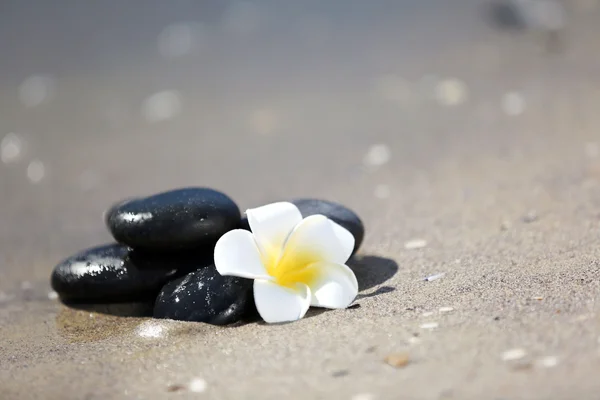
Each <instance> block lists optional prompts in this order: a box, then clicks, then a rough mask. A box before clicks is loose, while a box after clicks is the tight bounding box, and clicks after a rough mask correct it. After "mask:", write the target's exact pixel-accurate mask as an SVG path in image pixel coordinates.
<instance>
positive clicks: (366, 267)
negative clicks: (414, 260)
mask: <svg viewBox="0 0 600 400" xmlns="http://www.w3.org/2000/svg"><path fill="white" fill-rule="evenodd" d="M348 266H349V267H350V268H351V269H352V271H354V274H355V275H356V280H357V281H358V291H359V292H362V291H364V290H368V289H371V288H372V287H375V286H378V285H381V284H382V283H384V282H386V281H387V280H389V279H390V278H391V277H392V276H394V275H395V274H396V272H398V264H397V263H396V262H395V261H394V260H392V259H390V258H385V257H378V256H369V255H366V256H354V257H352V258H351V259H350V260H349V261H348ZM391 289H392V290H393V288H391ZM382 290H383V292H384V293H387V292H390V291H391V290H387V291H385V289H384V288H383V287H381V288H379V289H378V290H377V291H378V292H379V291H382Z"/></svg>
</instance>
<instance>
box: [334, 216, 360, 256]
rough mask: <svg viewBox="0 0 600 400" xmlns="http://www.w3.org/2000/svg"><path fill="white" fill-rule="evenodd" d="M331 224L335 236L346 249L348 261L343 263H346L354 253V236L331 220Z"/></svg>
mask: <svg viewBox="0 0 600 400" xmlns="http://www.w3.org/2000/svg"><path fill="white" fill-rule="evenodd" d="M329 222H331V225H333V230H334V232H335V235H336V236H337V237H338V240H339V241H340V243H341V244H342V246H343V247H344V251H345V252H346V253H345V254H347V255H344V257H345V258H346V259H345V260H344V261H343V262H346V261H348V259H349V258H350V256H351V255H352V252H353V251H354V235H352V234H351V233H350V231H349V230H348V229H346V228H344V227H343V226H341V225H340V224H337V223H335V222H333V221H332V220H329Z"/></svg>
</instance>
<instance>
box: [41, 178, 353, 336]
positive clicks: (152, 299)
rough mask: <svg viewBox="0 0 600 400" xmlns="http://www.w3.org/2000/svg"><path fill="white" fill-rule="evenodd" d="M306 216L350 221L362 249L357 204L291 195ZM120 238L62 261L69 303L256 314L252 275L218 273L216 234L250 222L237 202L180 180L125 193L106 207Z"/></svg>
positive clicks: (61, 284) (216, 320)
mask: <svg viewBox="0 0 600 400" xmlns="http://www.w3.org/2000/svg"><path fill="white" fill-rule="evenodd" d="M291 202H292V203H293V204H295V205H296V206H297V207H298V209H299V210H300V212H301V213H302V216H303V217H307V216H309V215H314V214H322V215H325V216H327V217H328V218H330V219H331V220H333V221H335V222H336V223H338V224H340V225H341V226H343V227H344V228H346V229H348V230H349V231H350V232H351V233H352V235H353V236H354V239H355V248H354V251H355V252H356V250H358V247H359V246H360V244H361V242H362V239H363V236H364V226H363V223H362V221H361V220H360V218H359V217H358V215H356V213H354V212H353V211H352V210H350V209H348V208H346V207H344V206H342V205H340V204H337V203H333V202H329V201H325V200H317V199H298V200H292V201H291ZM105 219H106V226H107V227H108V229H109V231H110V233H111V234H112V236H113V237H114V239H115V241H116V243H110V244H105V245H102V246H99V247H93V248H90V249H87V250H84V251H82V252H80V253H78V254H75V255H73V256H71V257H69V258H67V259H66V260H64V261H62V262H60V263H59V264H58V265H57V266H56V267H55V268H54V271H53V272H52V277H51V284H52V288H53V289H54V290H55V291H56V292H57V293H58V294H59V296H60V298H61V300H62V301H63V302H64V303H66V304H67V305H73V306H77V305H78V304H80V305H90V304H92V305H94V304H112V303H123V302H126V303H145V304H148V305H149V307H151V308H152V309H153V316H154V317H155V318H168V319H175V320H182V321H197V322H206V323H210V324H215V325H226V324H232V323H235V322H238V321H241V320H243V319H245V318H246V317H248V316H251V315H256V308H255V306H254V300H253V298H252V280H250V279H244V278H238V277H232V276H221V275H220V274H219V273H218V272H217V270H216V268H215V266H214V263H213V261H214V260H213V251H214V246H215V243H216V242H217V240H218V239H219V238H220V237H221V236H222V235H223V234H225V233H226V232H228V231H230V230H232V229H240V228H241V229H248V230H249V229H250V228H249V226H248V222H247V220H246V218H244V217H243V216H242V215H241V213H240V210H239V207H238V206H237V204H236V203H235V202H234V201H233V200H232V199H231V198H230V197H228V196H227V195H225V194H223V193H221V192H218V191H216V190H213V189H209V188H182V189H176V190H171V191H168V192H163V193H158V194H155V195H152V196H149V197H144V198H136V199H130V200H126V201H123V202H120V203H117V204H115V205H114V206H112V207H111V208H110V209H109V210H108V211H107V212H106V217H105Z"/></svg>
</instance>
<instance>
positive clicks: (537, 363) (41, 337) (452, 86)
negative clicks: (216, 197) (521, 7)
mask: <svg viewBox="0 0 600 400" xmlns="http://www.w3.org/2000/svg"><path fill="white" fill-rule="evenodd" d="M530 1H531V0H530ZM538 1H542V0H538ZM566 3H567V5H566V8H565V10H566V14H565V23H564V27H561V29H560V30H559V32H558V33H559V37H560V46H558V47H557V48H555V47H554V46H551V47H548V46H547V44H548V41H547V38H548V37H550V36H548V34H551V35H554V34H555V32H554V31H552V32H546V31H545V30H544V29H545V28H543V27H542V28H540V27H539V26H525V27H523V26H519V27H515V26H504V27H501V26H499V25H498V23H497V21H496V22H494V21H493V20H492V19H491V17H490V15H491V13H490V5H489V4H488V3H487V2H485V1H484V0H453V1H447V0H427V1H425V0H423V1H421V2H411V1H404V0H402V1H372V2H362V1H355V0H352V1H346V2H343V1H331V2H319V1H302V2H295V3H291V2H290V4H286V5H284V4H283V3H282V2H276V1H255V2H237V3H236V2H230V1H222V2H217V1H212V2H211V1H207V2H197V3H196V2H192V1H183V0H182V1H173V2H160V1H149V2H143V1H138V0H135V1H129V2H126V4H125V2H124V3H123V4H122V3H120V2H116V1H113V2H111V1H107V2H94V3H93V4H87V5H84V4H83V3H81V2H76V1H56V2H52V4H50V2H47V3H46V2H43V1H31V0H27V1H18V2H17V1H6V2H3V3H2V4H1V5H0V38H2V39H0V140H1V141H2V142H1V144H2V147H1V149H0V150H1V156H2V159H1V161H2V162H0V398H1V399H3V400H13V399H14V400H17V399H19V400H21V399H47V400H53V399H57V400H58V399H61V400H76V399H82V400H83V399H85V400H96V399H98V400H100V399H103V400H105V399H171V398H173V399H196V398H198V399H202V398H206V399H209V398H210V399H282V398H285V399H289V400H295V399H349V400H380V399H381V400H383V399H460V400H463V399H493V400H501V399H502V400H508V399H596V398H598V396H599V393H600V379H599V377H598V376H599V374H598V371H600V302H599V298H600V261H599V260H600V248H599V247H598V243H599V233H600V230H599V228H600V133H599V132H600V113H599V111H598V110H599V108H598V107H599V105H600V51H599V50H600V42H599V38H600V2H598V1H595V0H589V1H583V0H581V1H574V0H573V1H568V2H566ZM184 186H207V187H213V188H215V189H218V190H221V191H223V192H225V193H227V194H229V195H230V196H231V197H232V198H233V199H235V200H236V202H237V203H238V204H239V206H240V208H241V209H247V208H250V207H255V206H258V205H262V204H265V203H268V202H272V201H276V200H281V199H292V198H297V197H314V198H323V199H327V200H332V201H337V202H340V203H342V204H344V205H346V206H348V207H350V208H352V209H353V210H355V211H356V212H357V213H358V214H359V215H360V216H361V218H362V219H363V221H364V223H365V226H366V237H365V241H364V244H363V245H362V247H361V249H360V251H359V253H358V256H357V257H356V259H355V260H353V261H352V267H353V268H354V270H355V272H356V275H357V278H358V281H359V286H360V293H359V296H358V298H357V299H356V301H355V304H356V306H354V307H352V308H350V309H346V310H335V311H322V310H311V311H310V312H309V314H308V316H307V317H306V318H304V319H302V320H300V321H298V322H295V323H290V324H283V325H267V324H264V323H259V322H252V323H248V324H243V325H239V326H231V327H218V326H211V325H206V324H200V323H186V322H178V321H171V320H154V319H150V318H146V317H136V316H135V313H132V312H131V308H128V307H124V306H120V305H112V306H107V307H106V308H105V309H104V310H101V309H96V310H86V309H80V310H76V309H72V308H68V307H66V306H64V305H63V304H61V303H60V301H59V300H57V298H56V293H54V292H52V289H51V288H50V283H49V276H50V274H51V271H52V268H53V267H54V266H55V265H56V264H57V263H58V262H59V261H60V260H62V259H64V258H66V257H67V256H69V255H71V254H73V253H76V252H77V251H79V250H81V249H84V248H86V247H91V246H95V245H99V244H103V243H108V242H110V241H111V236H110V234H109V233H108V232H107V230H106V227H105V226H104V222H103V213H104V211H105V210H106V209H107V208H108V207H109V206H110V205H111V204H113V203H115V202H117V201H119V200H121V199H123V198H127V197H131V196H140V195H149V194H152V193H156V192H159V191H164V190H167V189H172V188H177V187H184Z"/></svg>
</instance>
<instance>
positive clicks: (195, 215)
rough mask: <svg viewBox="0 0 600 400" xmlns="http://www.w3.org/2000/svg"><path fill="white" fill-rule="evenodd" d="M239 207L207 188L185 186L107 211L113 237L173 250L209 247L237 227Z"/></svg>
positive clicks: (140, 246)
mask: <svg viewBox="0 0 600 400" xmlns="http://www.w3.org/2000/svg"><path fill="white" fill-rule="evenodd" d="M239 224H240V210H239V208H238V206H237V205H236V204H235V203H234V202H233V200H231V199H230V198H229V197H228V196H226V195H225V194H223V193H221V192H217V191H216V190H212V189H208V188H184V189H177V190H171V191H168V192H164V193H159V194H156V195H153V196H149V197H144V198H139V199H133V200H128V201H125V202H121V203H118V204H116V205H114V206H113V207H112V208H111V209H109V210H108V211H107V213H106V225H107V226H108V229H109V230H110V232H111V233H112V235H113V236H114V238H115V239H116V240H117V241H118V242H120V243H123V244H126V245H128V246H130V247H133V248H135V249H142V250H147V251H155V252H156V251H172V250H189V249H200V248H208V249H210V251H212V246H214V244H215V243H216V241H217V240H218V239H219V238H220V237H221V236H222V235H223V234H224V233H225V232H228V231H230V230H232V229H235V228H237V227H239Z"/></svg>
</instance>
